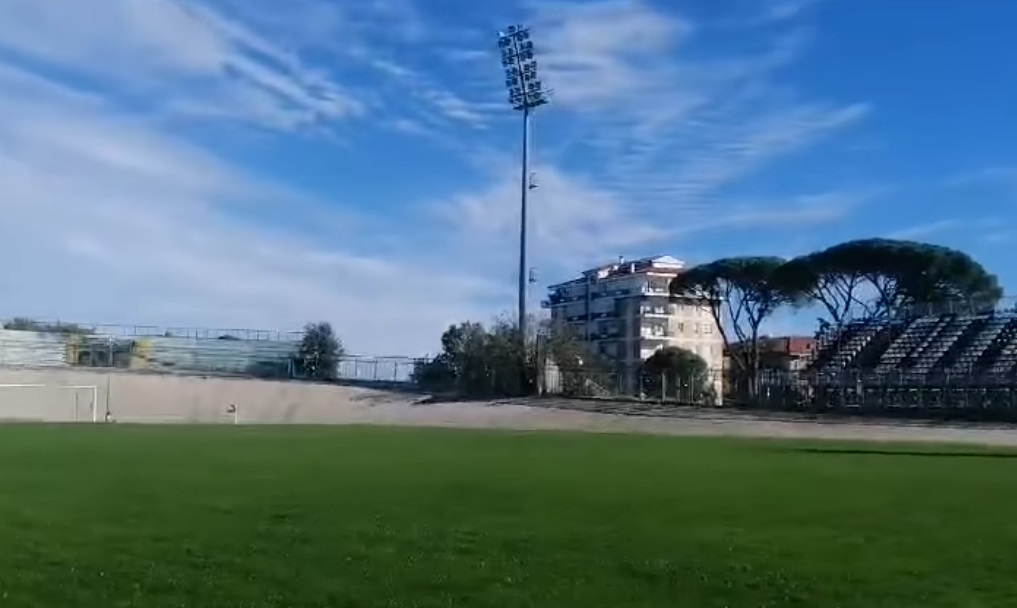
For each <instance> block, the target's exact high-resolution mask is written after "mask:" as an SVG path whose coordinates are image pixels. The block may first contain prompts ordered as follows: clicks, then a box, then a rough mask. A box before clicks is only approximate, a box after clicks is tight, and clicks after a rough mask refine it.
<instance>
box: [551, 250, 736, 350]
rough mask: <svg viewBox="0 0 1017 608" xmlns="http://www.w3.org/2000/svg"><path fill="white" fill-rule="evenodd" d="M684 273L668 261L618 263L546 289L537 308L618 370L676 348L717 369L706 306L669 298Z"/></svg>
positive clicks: (718, 339) (718, 346) (717, 339)
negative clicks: (615, 364)
mask: <svg viewBox="0 0 1017 608" xmlns="http://www.w3.org/2000/svg"><path fill="white" fill-rule="evenodd" d="M684 268H685V264H684V263H683V262H681V261H679V260H677V259H675V258H673V257H671V256H658V257H651V258H644V259H639V260H633V261H626V260H625V259H623V258H619V260H618V261H617V262H615V263H614V264H608V265H606V266H600V267H597V268H591V269H589V270H587V271H585V272H583V273H582V276H580V277H578V278H575V279H572V280H570V281H565V282H564V283H559V284H557V285H551V286H550V287H548V291H549V295H548V298H547V299H546V300H544V301H543V302H542V305H543V307H544V308H547V309H550V311H551V318H552V320H554V321H558V322H564V323H567V324H570V325H572V326H573V327H575V328H576V329H577V330H578V332H579V334H580V335H582V336H583V337H584V338H585V339H586V340H587V341H589V342H591V343H594V344H596V348H597V350H598V351H599V352H600V353H601V354H603V355H605V356H607V357H610V358H611V359H614V360H615V361H617V362H618V363H619V364H620V366H621V367H622V368H623V369H629V370H634V369H637V368H638V367H639V365H641V364H642V362H643V361H645V360H646V359H647V358H648V357H649V356H650V355H652V354H653V353H654V352H655V351H656V350H658V349H660V348H663V347H665V346H679V347H681V348H685V349H688V350H690V351H692V352H694V353H696V354H698V355H699V356H700V357H702V358H703V359H705V360H706V362H707V364H708V365H709V366H710V368H711V369H715V370H720V369H722V368H723V365H724V340H723V338H722V336H721V334H720V331H719V328H718V327H717V324H716V322H715V321H714V319H713V316H712V315H711V314H710V310H709V307H708V306H705V305H703V304H701V303H697V302H690V301H685V302H677V301H673V300H672V298H671V297H670V290H669V286H670V283H671V279H673V278H674V277H675V276H677V275H678V274H679V273H680V272H681V271H682V270H683V269H684Z"/></svg>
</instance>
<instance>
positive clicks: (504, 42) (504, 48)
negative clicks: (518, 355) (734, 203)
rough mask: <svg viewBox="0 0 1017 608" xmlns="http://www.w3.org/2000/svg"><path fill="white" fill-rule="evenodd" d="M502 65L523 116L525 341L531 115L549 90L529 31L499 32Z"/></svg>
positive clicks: (521, 309)
mask: <svg viewBox="0 0 1017 608" xmlns="http://www.w3.org/2000/svg"><path fill="white" fill-rule="evenodd" d="M498 48H499V49H500V50H501V65H502V67H504V68H505V86H506V87H507V88H508V92H509V104H511V106H512V109H513V110H516V111H518V112H522V114H523V151H522V179H521V181H520V200H519V334H520V336H522V339H523V343H524V344H525V341H526V337H527V336H526V330H527V328H526V292H527V281H528V271H527V268H526V222H527V217H526V216H527V209H526V196H527V193H528V192H529V190H530V189H531V188H536V184H535V183H534V182H533V181H531V179H530V177H531V176H530V150H529V148H530V113H531V112H532V111H533V110H535V109H536V108H538V107H540V106H542V105H544V104H546V103H547V101H548V91H546V90H544V85H543V83H542V82H541V81H540V79H539V78H538V77H537V60H536V59H534V53H533V41H532V40H530V30H529V28H526V27H523V26H522V25H510V26H509V27H508V29H507V30H506V31H504V32H499V33H498Z"/></svg>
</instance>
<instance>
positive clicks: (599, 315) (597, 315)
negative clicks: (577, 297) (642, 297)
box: [590, 310, 618, 321]
mask: <svg viewBox="0 0 1017 608" xmlns="http://www.w3.org/2000/svg"><path fill="white" fill-rule="evenodd" d="M616 318H618V312H617V311H614V310H607V311H600V312H591V313H590V320H591V321H592V320H594V319H616Z"/></svg>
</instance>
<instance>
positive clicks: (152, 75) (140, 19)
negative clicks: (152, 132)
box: [0, 0, 366, 127]
mask: <svg viewBox="0 0 1017 608" xmlns="http://www.w3.org/2000/svg"><path fill="white" fill-rule="evenodd" d="M2 14H3V19H0V49H7V50H8V51H10V52H12V53H14V54H15V55H17V56H19V57H22V58H24V59H26V60H30V61H35V62H43V63H44V64H47V65H50V66H53V67H56V68H59V69H61V70H70V71H72V72H73V73H77V74H80V75H82V76H83V77H86V78H89V79H92V80H94V81H95V82H97V83H102V84H104V85H115V86H119V87H122V88H124V89H125V90H126V91H130V92H132V94H134V95H142V96H143V97H144V101H145V105H146V106H149V107H150V106H158V105H159V104H160V102H162V101H163V100H165V103H166V106H167V107H168V108H170V109H173V110H177V111H183V112H193V113H194V114H195V115H215V116H216V117H217V118H225V117H233V118H234V119H236V120H246V121H251V122H255V123H265V124H268V125H269V126H274V127H279V126H296V125H307V124H315V123H318V122H321V121H334V120H339V119H343V118H347V117H350V116H356V115H359V114H362V113H363V112H364V111H365V110H366V108H365V106H364V104H363V103H362V102H361V101H360V100H359V99H358V98H357V97H356V96H355V95H354V94H353V93H352V92H350V91H349V90H348V89H347V88H346V87H344V86H342V85H340V84H339V83H337V82H335V81H334V80H333V79H331V78H329V77H327V76H325V75H324V74H323V73H322V72H321V71H319V70H316V69H313V68H311V67H309V66H307V65H306V64H305V63H303V62H302V61H301V60H300V59H299V58H298V57H297V56H296V55H294V54H292V53H291V52H289V51H287V50H286V49H283V48H281V47H279V46H278V45H276V44H275V43H273V42H272V41H270V40H268V39H266V38H264V37H262V36H260V35H259V34H257V33H256V32H254V31H252V30H250V29H248V28H247V27H245V26H244V25H243V24H242V23H241V22H239V21H236V20H232V19H229V18H227V17H226V16H224V15H222V14H220V13H218V12H216V11H215V10H213V9H212V8H210V7H209V6H208V5H204V4H199V3H198V2H196V1H192V0H149V1H146V2H137V1H135V0H102V1H101V2H100V1H99V0H86V1H81V2H73V3H70V4H67V3H52V2H35V1H34V0H8V1H7V2H5V4H4V6H3V7H2ZM223 107H228V108H230V111H229V112H226V111H218V112H217V111H216V109H217V108H223Z"/></svg>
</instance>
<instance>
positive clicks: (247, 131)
mask: <svg viewBox="0 0 1017 608" xmlns="http://www.w3.org/2000/svg"><path fill="white" fill-rule="evenodd" d="M1015 21H1017V3H1014V2H1005V1H1002V0H1000V1H984V2H961V1H959V0H812V1H809V0H740V1H730V2H728V1H725V2H716V1H714V0H695V1H693V0H687V1H683V2H676V1H665V0H588V1H571V2H570V1H567V0H558V1H552V2H537V1H535V0H533V1H531V0H518V1H514V2H513V1H509V2H498V3H481V2H475V1H467V0H355V1H353V0H345V1H340V0H285V2H284V1H282V0H277V1H274V2H273V1H269V0H76V1H75V2H61V1H58V0H0V193H2V195H0V211H2V212H3V221H2V222H0V254H2V259H3V260H4V271H3V272H2V273H0V298H2V302H3V305H2V311H0V312H2V313H3V314H4V315H15V314H18V315H20V314H29V315H35V316H43V317H49V318H64V319H74V320H90V321H96V322H113V321H121V322H127V323H151V324H167V325H199V326H217V327H264V328H281V329H286V328H295V327H299V326H300V325H302V324H303V323H304V322H305V321H308V320H316V319H327V320H331V321H332V322H333V323H334V324H335V326H336V328H337V330H338V331H339V333H340V334H341V335H342V336H343V337H344V339H345V341H346V342H347V345H348V347H349V349H350V350H352V351H355V352H361V353H369V354H411V355H416V354H421V353H423V352H425V351H428V350H434V349H435V347H436V345H437V338H438V336H439V334H440V332H441V331H442V329H443V328H444V327H445V326H446V325H447V324H449V323H451V322H454V321H457V320H462V319H466V318H473V319H478V320H485V319H489V318H491V317H492V316H494V315H496V314H498V313H499V312H502V311H508V310H511V309H512V306H513V301H514V285H515V262H514V259H515V250H514V244H515V239H516V231H517V224H516V222H517V217H518V216H517V213H518V210H517V192H518V185H517V180H518V168H517V165H516V155H517V152H518V135H519V122H518V116H516V115H513V114H512V113H511V112H510V111H509V110H508V109H507V107H506V103H505V100H504V98H505V94H504V91H503V88H502V87H503V85H502V82H501V80H502V78H501V73H500V69H501V68H500V65H499V60H498V55H497V48H496V40H495V38H494V34H495V32H496V31H497V30H498V29H500V28H502V27H504V26H505V25H507V24H510V23H515V22H525V23H528V24H530V25H531V26H532V27H533V31H534V37H535V41H536V44H537V51H538V55H539V61H540V66H541V70H542V75H543V77H544V80H545V81H546V82H547V84H548V86H549V87H550V88H552V89H554V101H553V103H552V105H551V106H549V107H545V108H542V109H541V110H540V112H539V114H538V116H537V117H536V122H535V136H534V139H535V141H534V146H535V147H534V156H535V166H534V170H535V171H536V172H537V176H538V177H537V181H538V183H539V186H540V187H539V188H538V189H537V190H536V191H535V192H534V195H533V203H532V214H533V224H532V230H533V235H534V236H533V243H532V245H533V246H532V249H531V261H532V265H533V266H535V267H537V268H538V273H539V276H540V278H541V282H542V283H548V282H554V281H556V280H559V279H562V278H565V277H567V276H568V275H569V274H571V273H572V272H574V271H576V270H577V269H579V268H582V267H586V266H589V265H593V264H597V263H601V262H605V261H609V260H611V259H613V258H615V257H616V256H617V255H620V254H624V255H626V256H629V257H633V256H639V255H649V254H656V253H667V254H671V255H674V256H676V257H678V258H680V259H684V260H686V261H688V262H690V263H695V262H699V261H706V260H709V259H710V258H713V257H719V256H729V255H743V254H776V255H784V256H792V255H795V254H798V253H802V252H805V251H808V250H810V249H813V248H819V247H822V246H825V245H828V244H832V243H834V242H837V241H839V240H845V239H850V238H856V237H865V236H891V237H906V238H915V239H921V240H929V241H932V242H936V243H942V244H946V245H950V246H955V247H958V248H962V249H964V250H966V251H968V252H970V253H971V254H972V255H974V256H976V257H977V258H978V259H979V260H981V261H982V262H983V263H984V264H985V265H986V266H987V267H988V268H989V269H990V270H992V271H994V272H996V273H998V274H999V275H1000V277H1001V279H1002V280H1003V282H1004V284H1005V285H1006V286H1007V287H1008V289H1009V290H1011V291H1017V272H1015V271H1014V270H1013V269H1012V268H1011V267H1010V266H1009V264H1008V261H1009V259H1010V258H1011V257H1012V252H1013V251H1014V250H1015V248H1014V244H1015V240H1017V228H1015V224H1014V221H1013V220H1014V219H1015V215H1017V148H1014V146H1013V142H1014V141H1017V121H1014V120H1013V116H1012V115H1013V109H1014V108H1017V86H1015V85H1014V84H1013V82H1014V80H1013V78H1012V74H1011V72H1012V65H1013V64H1014V61H1015V59H1017V40H1015V39H1014V38H1013V37H1012V36H1008V35H1007V34H1008V33H1009V32H1008V26H1009V25H1010V24H1012V23H1014V22H1015ZM1008 254H1010V255H1008ZM539 296H540V290H539V289H537V290H536V291H535V293H534V297H533V299H532V301H533V302H534V303H536V302H537V301H539ZM800 323H801V320H795V319H783V318H782V319H779V320H778V322H777V324H776V325H775V327H774V328H773V329H774V330H775V331H779V330H781V329H786V328H790V327H793V326H795V327H797V326H800Z"/></svg>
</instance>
